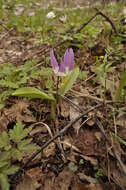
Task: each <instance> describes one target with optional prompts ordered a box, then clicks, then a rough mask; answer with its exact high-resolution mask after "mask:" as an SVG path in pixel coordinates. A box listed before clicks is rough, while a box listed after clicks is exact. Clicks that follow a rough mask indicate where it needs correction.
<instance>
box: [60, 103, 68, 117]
mask: <svg viewBox="0 0 126 190" xmlns="http://www.w3.org/2000/svg"><path fill="white" fill-rule="evenodd" d="M60 108H61V115H62V116H63V117H64V118H67V117H69V115H70V106H69V104H68V103H67V102H66V101H64V100H61V101H60Z"/></svg>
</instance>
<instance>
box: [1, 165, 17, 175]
mask: <svg viewBox="0 0 126 190" xmlns="http://www.w3.org/2000/svg"><path fill="white" fill-rule="evenodd" d="M18 170H19V166H16V165H11V166H10V167H9V168H6V167H5V169H4V171H3V172H2V173H3V174H5V175H13V174H15V173H16V172H17V171H18Z"/></svg>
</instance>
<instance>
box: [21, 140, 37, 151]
mask: <svg viewBox="0 0 126 190" xmlns="http://www.w3.org/2000/svg"><path fill="white" fill-rule="evenodd" d="M31 141H32V139H25V140H23V141H21V142H20V143H19V144H18V149H19V150H20V151H21V152H23V153H25V154H29V153H32V152H34V151H36V150H37V149H38V148H39V147H38V146H37V145H36V144H34V143H31Z"/></svg>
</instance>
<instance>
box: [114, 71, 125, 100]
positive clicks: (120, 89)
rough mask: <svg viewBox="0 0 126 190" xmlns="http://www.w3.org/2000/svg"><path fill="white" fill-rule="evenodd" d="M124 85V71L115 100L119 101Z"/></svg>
mask: <svg viewBox="0 0 126 190" xmlns="http://www.w3.org/2000/svg"><path fill="white" fill-rule="evenodd" d="M125 84H126V70H125V71H124V72H123V74H122V78H121V80H120V85H119V88H118V90H117V93H116V100H117V101H119V100H120V98H121V94H122V90H123V88H124V86H125Z"/></svg>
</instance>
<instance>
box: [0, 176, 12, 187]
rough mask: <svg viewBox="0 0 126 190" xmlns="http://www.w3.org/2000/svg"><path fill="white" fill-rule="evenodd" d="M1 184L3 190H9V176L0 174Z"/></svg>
mask: <svg viewBox="0 0 126 190" xmlns="http://www.w3.org/2000/svg"><path fill="white" fill-rule="evenodd" d="M0 184H1V187H2V190H9V187H10V185H9V182H8V176H7V175H5V174H2V173H0Z"/></svg>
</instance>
